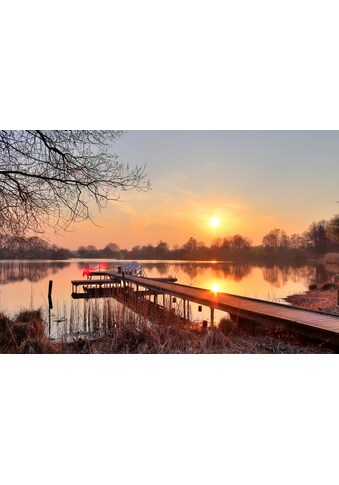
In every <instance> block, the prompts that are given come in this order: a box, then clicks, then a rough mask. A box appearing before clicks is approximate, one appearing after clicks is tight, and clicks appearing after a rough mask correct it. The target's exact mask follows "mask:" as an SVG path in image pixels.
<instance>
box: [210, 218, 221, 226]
mask: <svg viewBox="0 0 339 485" xmlns="http://www.w3.org/2000/svg"><path fill="white" fill-rule="evenodd" d="M219 224H220V219H219V217H211V219H210V225H211V226H212V227H218V226H219Z"/></svg>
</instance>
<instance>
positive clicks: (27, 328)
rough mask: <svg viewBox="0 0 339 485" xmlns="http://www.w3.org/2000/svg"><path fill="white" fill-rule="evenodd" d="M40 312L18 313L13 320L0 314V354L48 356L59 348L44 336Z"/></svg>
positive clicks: (57, 351) (59, 349)
mask: <svg viewBox="0 0 339 485" xmlns="http://www.w3.org/2000/svg"><path fill="white" fill-rule="evenodd" d="M44 326H45V322H44V320H43V318H42V316H41V312H40V310H36V311H28V310H27V311H26V310H25V311H23V312H20V313H19V314H18V315H17V316H16V317H15V318H14V319H10V318H8V317H7V316H6V315H4V314H2V313H1V314H0V353H2V354H50V353H53V354H54V353H59V352H61V350H62V349H61V347H60V345H58V344H57V343H53V342H52V341H51V340H50V339H48V338H47V337H46V336H45V333H44Z"/></svg>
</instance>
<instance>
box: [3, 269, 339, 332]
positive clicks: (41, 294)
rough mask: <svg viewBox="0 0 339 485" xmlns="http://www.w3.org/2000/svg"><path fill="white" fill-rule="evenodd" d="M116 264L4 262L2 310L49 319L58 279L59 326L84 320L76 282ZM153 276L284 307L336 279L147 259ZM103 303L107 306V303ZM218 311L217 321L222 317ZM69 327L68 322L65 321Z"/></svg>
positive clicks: (55, 314) (205, 315)
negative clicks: (39, 313)
mask: <svg viewBox="0 0 339 485" xmlns="http://www.w3.org/2000/svg"><path fill="white" fill-rule="evenodd" d="M115 264H117V262H116V261H113V260H110V261H93V260H71V261H21V260H15V261H1V262H0V311H5V312H7V313H10V314H13V313H15V312H17V311H19V310H21V309H26V308H37V307H41V308H42V310H43V312H44V315H46V317H47V316H48V282H49V280H52V281H53V291H52V300H53V310H52V311H51V319H52V324H53V325H54V326H55V323H54V322H59V323H58V324H59V325H60V322H61V321H62V322H66V323H67V322H69V320H70V314H71V313H72V315H73V317H74V315H78V320H82V319H83V317H82V315H83V314H84V312H86V311H88V309H87V308H86V305H87V303H86V302H85V301H84V300H72V298H71V289H72V288H71V280H74V279H82V277H83V276H82V275H83V271H84V268H85V266H86V265H89V266H90V268H93V269H97V268H98V267H99V266H100V267H101V268H104V267H105V266H108V267H110V266H112V265H115ZM143 264H144V269H145V272H146V275H147V276H148V277H156V276H158V277H159V276H161V277H166V276H169V275H170V276H175V277H176V278H177V279H178V283H182V284H185V285H192V286H196V287H200V288H208V289H211V290H217V291H222V292H226V293H231V294H235V295H241V296H248V297H252V298H258V299H262V300H268V301H278V302H282V303H284V300H283V299H284V298H285V297H286V296H288V295H290V294H293V293H298V292H302V291H305V290H307V288H308V286H309V285H310V284H311V283H314V282H316V283H317V284H321V283H324V282H326V281H328V280H330V279H331V278H333V277H334V273H333V272H329V271H328V268H325V267H324V266H323V265H321V264H315V263H310V264H303V265H296V264H271V265H255V264H250V263H233V262H201V261H199V262H196V261H144V262H143ZM101 300H103V301H102V302H101V304H102V305H104V304H105V301H104V300H106V299H101ZM222 315H223V314H222V312H216V315H215V316H216V319H218V318H220V317H221V316H222ZM209 316H210V314H209V309H208V308H205V307H204V308H203V311H202V312H198V305H196V304H194V303H192V304H191V317H192V318H193V319H195V320H203V319H207V320H208V319H209ZM63 324H64V323H63Z"/></svg>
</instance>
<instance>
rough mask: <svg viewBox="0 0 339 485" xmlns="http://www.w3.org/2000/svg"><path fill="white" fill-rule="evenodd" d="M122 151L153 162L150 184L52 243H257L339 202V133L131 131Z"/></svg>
mask: <svg viewBox="0 0 339 485" xmlns="http://www.w3.org/2000/svg"><path fill="white" fill-rule="evenodd" d="M114 151H115V152H116V153H118V154H119V157H120V159H121V160H122V161H126V162H128V163H130V165H131V166H132V165H135V164H140V165H144V164H146V169H147V172H148V177H149V179H150V181H151V184H152V190H150V191H149V192H147V193H142V192H136V191H134V192H133V191H131V192H125V193H123V194H122V200H123V201H121V202H114V203H110V204H109V205H108V207H107V208H106V209H104V210H103V211H102V212H101V213H98V212H97V211H96V210H95V208H94V212H93V213H94V219H95V222H96V223H97V224H98V226H100V227H97V226H94V225H93V224H92V223H90V222H84V223H80V224H76V225H74V226H73V228H72V230H73V232H72V233H68V234H65V235H63V236H53V235H50V240H51V242H54V243H56V244H58V245H60V246H64V247H68V248H71V249H76V248H78V247H79V246H80V245H84V246H87V245H89V244H93V245H95V246H96V247H97V248H101V247H104V246H105V245H106V244H107V243H109V242H115V243H117V244H118V245H119V246H120V247H121V248H125V247H126V248H128V249H130V248H132V246H134V245H137V244H140V245H144V244H148V243H152V244H157V243H158V241H159V240H164V241H166V242H168V243H169V244H170V246H172V245H174V244H179V245H181V244H183V243H185V242H186V241H187V240H188V239H189V237H191V236H193V237H194V238H196V239H197V240H198V241H203V242H205V243H206V244H210V243H211V241H212V240H213V239H214V238H216V237H226V236H231V235H233V234H236V233H238V234H241V235H243V236H247V237H249V238H250V239H252V241H253V243H255V244H259V243H260V242H261V240H262V237H263V236H264V235H265V234H266V233H267V232H268V231H269V230H271V229H273V228H274V227H278V228H280V229H284V230H286V232H287V233H288V234H292V233H294V232H303V231H304V230H306V229H307V227H308V226H309V224H310V223H311V222H312V221H314V220H321V219H329V218H330V217H332V216H333V215H334V214H335V213H336V211H337V209H338V206H337V204H336V200H337V199H338V198H339V190H338V187H337V182H336V181H337V180H338V178H339V177H338V176H339V164H338V161H339V160H338V153H339V134H338V132H325V131H313V132H312V131H309V132H302V131H290V132H288V131H285V132H279V131H266V132H265V131H240V132H237V131H177V132H175V131H131V132H127V133H126V134H125V135H124V136H123V137H122V138H121V139H120V140H119V141H118V142H117V144H116V145H115V146H114ZM213 216H214V217H218V218H219V220H220V224H219V226H218V227H215V228H213V227H211V225H210V223H209V220H210V218H211V217H213Z"/></svg>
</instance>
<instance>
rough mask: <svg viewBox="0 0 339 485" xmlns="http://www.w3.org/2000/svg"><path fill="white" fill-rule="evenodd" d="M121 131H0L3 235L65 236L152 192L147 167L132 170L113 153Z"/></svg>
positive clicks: (1, 223)
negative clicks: (95, 210)
mask: <svg viewBox="0 0 339 485" xmlns="http://www.w3.org/2000/svg"><path fill="white" fill-rule="evenodd" d="M121 135H122V132H121V131H107V130H106V131H86V130H56V131H42V130H25V131H23V130H2V131H0V226H1V229H2V233H3V234H15V235H23V234H25V233H27V232H33V233H41V232H43V231H44V228H45V227H46V225H48V226H52V227H54V229H55V230H56V231H58V230H66V229H67V228H68V227H69V226H70V224H72V223H73V222H79V221H83V220H85V219H91V211H90V202H91V200H93V201H94V202H95V203H96V205H97V206H98V207H99V209H101V208H103V207H105V206H106V204H107V202H108V201H111V200H113V201H116V200H118V199H119V197H120V196H119V191H126V190H132V189H136V190H142V191H147V190H148V189H149V188H150V184H149V181H147V180H146V173H145V167H138V166H137V167H135V168H132V169H130V168H129V166H128V164H125V163H123V162H120V161H119V160H118V156H117V155H116V154H115V153H113V152H112V146H113V144H114V143H115V142H116V140H117V139H118V138H119V137H120V136H121Z"/></svg>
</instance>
